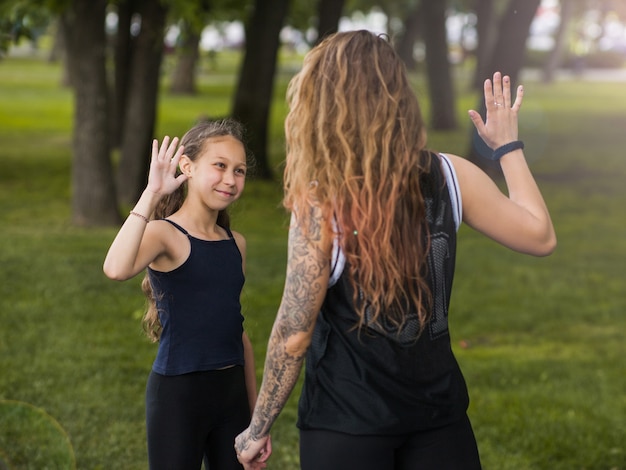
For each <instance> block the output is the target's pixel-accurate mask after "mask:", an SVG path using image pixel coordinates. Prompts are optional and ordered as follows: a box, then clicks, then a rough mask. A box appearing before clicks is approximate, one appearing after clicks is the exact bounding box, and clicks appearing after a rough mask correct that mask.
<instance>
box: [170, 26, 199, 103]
mask: <svg viewBox="0 0 626 470" xmlns="http://www.w3.org/2000/svg"><path fill="white" fill-rule="evenodd" d="M181 35H182V42H181V43H180V45H179V46H178V47H177V48H176V53H177V60H176V66H175V67H174V73H173V74H172V83H171V85H170V91H171V92H172V93H176V94H183V95H194V94H195V93H196V67H197V65H198V59H199V58H200V53H199V51H200V49H199V47H200V36H201V34H200V32H197V31H194V30H193V28H192V26H191V25H190V24H189V23H188V22H186V21H185V22H183V28H182V31H181Z"/></svg>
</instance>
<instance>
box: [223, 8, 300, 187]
mask: <svg viewBox="0 0 626 470" xmlns="http://www.w3.org/2000/svg"><path fill="white" fill-rule="evenodd" d="M288 4H289V0H274V1H272V2H268V1H266V0H256V1H255V3H254V8H253V11H252V13H251V15H250V18H249V21H248V24H247V27H246V49H245V53H244V58H243V62H242V66H241V70H240V72H239V80H238V83H237V90H236V92H235V98H234V102H233V107H232V115H233V117H235V118H236V119H238V120H240V121H241V122H242V123H243V124H244V125H245V127H246V129H247V130H248V145H249V147H250V149H251V151H252V152H253V154H254V156H255V158H256V160H257V165H258V167H257V170H256V175H257V176H258V177H260V178H263V179H271V178H272V171H271V169H270V166H269V159H268V153H267V136H268V130H269V112H270V104H271V101H272V96H273V86H274V74H275V71H276V61H277V55H278V48H279V46H280V30H281V29H282V27H283V22H284V19H285V17H286V15H287V9H288Z"/></svg>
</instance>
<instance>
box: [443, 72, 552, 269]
mask: <svg viewBox="0 0 626 470" xmlns="http://www.w3.org/2000/svg"><path fill="white" fill-rule="evenodd" d="M510 86H511V84H510V79H509V77H506V76H505V77H504V78H503V77H502V76H501V74H500V73H496V74H494V77H493V82H491V80H487V81H485V90H484V93H485V101H486V105H487V106H486V107H487V120H486V122H483V121H482V118H481V117H480V115H479V114H478V113H476V112H475V111H470V117H471V119H472V121H473V123H474V125H475V126H476V130H477V131H478V134H479V135H480V136H481V137H482V138H483V140H484V141H485V142H486V143H487V145H489V146H490V147H491V148H492V149H496V148H498V147H500V146H502V145H505V144H508V143H510V142H513V141H516V140H517V139H518V130H517V115H518V111H519V109H520V106H521V104H522V98H523V88H522V87H519V88H518V92H517V97H516V99H515V102H514V103H513V104H512V105H511V88H510ZM450 158H451V161H452V163H453V165H454V168H455V171H456V173H457V177H458V179H459V186H460V189H461V195H462V201H463V221H464V222H466V223H467V224H468V225H469V226H470V227H472V228H474V229H476V230H478V231H479V232H481V233H483V234H485V235H487V236H488V237H490V238H492V239H493V240H495V241H497V242H499V243H501V244H502V245H504V246H506V247H508V248H511V249H513V250H516V251H519V252H522V253H527V254H532V255H536V256H545V255H548V254H550V253H552V251H554V249H555V247H556V234H555V232H554V227H553V225H552V221H551V219H550V214H549V212H548V209H547V207H546V204H545V202H544V200H543V196H542V195H541V192H540V191H539V188H538V187H537V184H536V182H535V180H534V178H533V176H532V174H531V172H530V169H529V168H528V164H527V163H526V160H525V158H524V153H523V151H522V150H521V149H518V150H514V151H512V152H510V153H507V154H505V155H504V156H503V157H502V158H501V159H500V164H501V167H502V172H503V173H504V178H505V181H506V186H507V190H508V193H509V195H508V197H507V196H506V195H504V194H503V193H502V192H501V191H500V189H499V188H498V187H497V186H496V184H495V183H494V182H493V181H492V180H491V178H489V177H488V176H487V175H486V174H485V173H484V172H483V171H482V170H480V169H479V168H478V167H477V166H476V165H474V164H473V163H471V162H469V161H468V160H465V159H463V158H460V157H456V156H454V155H452V156H451V157H450Z"/></svg>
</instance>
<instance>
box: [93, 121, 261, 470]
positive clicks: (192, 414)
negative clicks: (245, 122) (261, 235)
mask: <svg viewBox="0 0 626 470" xmlns="http://www.w3.org/2000/svg"><path fill="white" fill-rule="evenodd" d="M178 143H179V141H178V138H174V139H172V140H171V141H170V138H169V137H165V138H164V139H163V142H162V144H161V146H160V147H159V144H158V142H157V141H156V140H155V141H154V142H153V145H152V161H151V163H150V173H149V177H148V185H147V187H146V189H145V190H144V192H143V194H142V195H141V197H140V198H139V201H138V202H137V204H136V205H135V207H134V208H133V210H132V211H131V212H130V215H129V216H128V218H127V220H126V221H125V222H124V224H123V225H122V227H121V229H120V231H119V233H118V234H117V236H116V237H115V240H114V241H113V244H112V245H111V247H110V249H109V252H108V254H107V256H106V259H105V261H104V272H105V274H106V275H107V276H108V277H109V278H111V279H114V280H126V279H130V278H132V277H133V276H135V275H137V274H139V273H140V272H142V271H143V270H145V269H146V268H147V274H146V278H145V279H144V283H143V288H144V290H145V291H146V294H147V296H148V299H149V302H150V306H149V308H148V311H147V313H146V315H145V317H144V327H145V328H146V332H147V333H148V336H149V337H150V338H151V339H152V340H153V341H159V349H158V352H157V356H156V359H155V361H154V364H153V367H152V371H151V373H150V376H149V378H148V385H147V390H146V425H147V435H148V458H149V463H150V469H152V470H155V469H199V468H200V467H201V465H202V460H203V457H204V458H205V460H206V462H207V465H208V466H209V467H210V468H211V469H220V470H223V469H236V468H238V469H240V468H241V466H240V465H239V463H238V462H237V459H236V456H235V452H234V450H233V445H232V443H233V440H234V437H235V436H236V435H237V433H238V432H240V431H241V430H242V429H244V428H245V427H246V424H247V422H248V421H249V418H250V410H251V409H252V408H253V407H254V403H255V401H256V380H255V370H254V356H253V353H252V346H251V344H250V341H249V339H248V337H247V336H246V334H245V332H244V331H243V327H242V323H243V317H242V315H241V305H240V293H241V289H242V287H243V284H244V267H245V253H246V245H245V239H244V238H243V236H242V235H240V234H239V233H237V232H232V231H231V230H230V228H229V219H228V215H227V212H226V208H227V207H228V206H229V205H230V204H231V203H233V202H234V201H236V200H237V199H238V198H239V196H240V195H241V192H242V191H243V188H244V183H245V179H246V169H247V155H246V149H245V146H244V143H243V129H242V127H241V125H240V124H239V123H237V122H236V121H233V120H223V121H219V122H202V123H200V124H198V125H196V126H195V127H193V128H192V129H191V130H189V131H188V132H187V133H186V134H185V135H184V136H183V138H182V140H181V141H180V146H179V145H178ZM178 168H179V169H180V171H177V169H178ZM152 214H154V220H151V219H150V217H151V215H152Z"/></svg>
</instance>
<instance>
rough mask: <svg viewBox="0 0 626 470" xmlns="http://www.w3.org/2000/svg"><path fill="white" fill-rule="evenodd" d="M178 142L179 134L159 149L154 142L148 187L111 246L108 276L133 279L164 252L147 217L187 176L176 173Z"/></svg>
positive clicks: (108, 259) (106, 269) (106, 261)
mask: <svg viewBox="0 0 626 470" xmlns="http://www.w3.org/2000/svg"><path fill="white" fill-rule="evenodd" d="M168 144H169V145H168ZM177 145H178V138H176V137H175V138H174V139H173V140H172V142H171V143H170V142H169V137H165V138H164V139H163V144H162V145H161V147H160V148H159V144H158V141H156V140H154V141H153V143H152V160H151V162H150V174H149V176H148V186H147V187H146V189H145V190H144V192H143V193H142V195H141V197H140V198H139V201H137V204H136V205H135V207H134V208H133V210H132V211H131V214H130V215H129V216H128V218H127V219H126V221H125V222H124V224H123V225H122V227H121V228H120V230H119V232H118V233H117V236H116V237H115V239H114V240H113V243H112V244H111V247H110V248H109V251H108V253H107V255H106V258H105V260H104V265H103V271H104V273H105V274H106V275H107V277H109V278H111V279H115V280H119V281H123V280H126V279H130V278H131V277H133V276H135V275H137V274H138V273H140V272H141V271H143V270H144V269H145V268H146V267H147V266H148V265H149V264H150V263H151V262H152V261H154V259H155V258H156V257H157V256H159V255H160V254H162V253H163V252H164V251H165V244H164V243H163V240H162V238H161V236H160V230H159V229H158V227H155V226H154V225H153V224H148V219H149V218H150V215H151V214H152V212H154V209H155V208H156V206H157V204H158V203H159V201H160V200H161V198H162V197H163V196H165V195H166V194H170V193H172V192H173V191H174V190H175V189H176V188H178V187H179V186H180V185H181V184H182V182H183V181H184V180H185V179H186V176H184V175H180V176H178V177H177V176H176V168H177V166H178V161H179V160H180V157H181V156H182V154H183V150H184V149H183V147H178V150H176V147H177Z"/></svg>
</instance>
